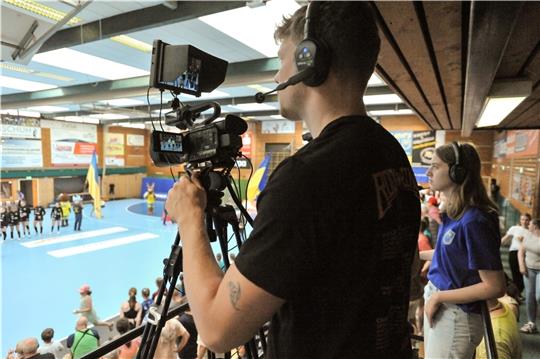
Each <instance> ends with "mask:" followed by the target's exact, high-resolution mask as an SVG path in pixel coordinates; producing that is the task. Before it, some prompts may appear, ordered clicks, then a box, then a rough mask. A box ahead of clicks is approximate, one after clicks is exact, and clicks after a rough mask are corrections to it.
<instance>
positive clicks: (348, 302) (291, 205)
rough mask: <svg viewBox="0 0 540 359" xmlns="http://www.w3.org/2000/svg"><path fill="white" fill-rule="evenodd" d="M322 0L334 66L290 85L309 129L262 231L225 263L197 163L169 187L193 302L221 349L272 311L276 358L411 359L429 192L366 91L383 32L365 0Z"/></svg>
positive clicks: (265, 210) (271, 199)
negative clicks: (322, 75) (416, 258)
mask: <svg viewBox="0 0 540 359" xmlns="http://www.w3.org/2000/svg"><path fill="white" fill-rule="evenodd" d="M313 4H317V5H316V6H317V8H316V9H317V11H316V12H315V13H314V12H313V9H311V10H310V12H311V16H310V17H311V20H310V23H309V24H310V27H311V29H310V31H311V33H312V34H314V37H316V38H317V39H318V40H322V41H324V42H325V43H326V44H327V45H329V47H330V54H331V55H330V59H331V66H330V68H329V73H328V76H327V77H326V79H324V81H323V82H322V84H320V85H319V86H315V87H312V86H307V85H305V84H304V83H299V84H297V85H294V86H290V87H288V88H287V89H285V90H283V91H281V92H280V93H279V103H280V111H281V114H282V115H283V116H284V117H286V118H288V119H291V120H294V121H301V120H303V121H305V123H306V124H307V126H308V128H309V130H310V132H311V134H312V135H313V138H314V139H313V140H312V141H311V142H310V143H309V144H308V145H306V146H304V147H303V148H302V149H300V150H299V151H298V152H297V153H296V154H294V155H293V156H291V157H290V158H288V159H286V160H284V161H283V162H282V163H281V164H280V165H279V166H278V167H277V168H276V169H275V171H274V172H273V174H272V176H271V177H270V179H269V181H268V184H267V186H266V188H265V189H264V191H263V192H262V193H261V194H260V196H259V199H258V214H257V218H256V220H255V224H254V229H253V232H252V233H251V235H250V237H249V239H248V240H247V241H246V242H245V243H244V245H243V246H242V248H241V250H240V253H239V255H238V257H237V258H236V261H235V263H234V264H233V265H231V267H230V268H229V269H228V270H227V271H226V272H225V273H222V271H221V270H220V268H219V266H218V265H217V263H216V261H215V259H214V255H213V253H212V250H211V247H210V244H209V242H208V238H207V234H206V227H205V212H204V211H205V207H206V195H205V192H204V190H203V188H202V186H201V182H200V179H199V175H198V174H194V176H193V177H192V178H189V177H186V176H184V177H182V178H181V179H180V181H179V182H178V183H176V184H175V185H174V187H173V189H171V191H170V192H169V195H168V199H167V203H166V207H167V210H168V212H169V213H170V215H171V217H172V218H174V219H175V220H176V221H177V223H178V224H179V228H180V236H181V239H182V245H183V260H184V267H183V268H184V278H185V284H186V292H187V296H188V300H189V304H190V307H191V310H192V312H193V315H194V319H195V323H196V325H197V329H198V330H199V334H200V335H201V338H202V340H203V341H204V342H205V343H206V345H207V346H208V347H209V348H210V349H212V350H213V351H217V352H224V351H227V350H230V349H231V348H234V347H237V346H239V345H242V344H244V343H246V342H247V341H248V340H249V338H250V337H252V336H253V335H254V334H255V333H256V331H257V329H258V328H259V327H261V326H262V325H263V324H264V323H265V322H267V321H269V320H271V324H270V330H269V331H270V334H269V339H268V353H267V356H266V357H267V358H280V359H286V358H393V359H395V358H409V357H410V356H411V349H410V342H409V335H408V327H407V309H408V304H409V282H410V271H411V269H410V268H411V263H412V259H413V254H414V251H415V247H416V241H417V237H418V227H419V218H420V202H419V198H418V191H417V185H416V181H415V178H414V175H413V173H412V170H411V168H410V165H409V161H408V160H407V157H406V155H405V153H404V152H403V150H402V148H401V146H400V145H399V143H398V142H397V141H396V140H395V139H394V137H393V136H392V135H391V134H389V133H388V132H387V131H386V130H385V129H383V128H382V127H381V126H380V125H378V124H377V123H375V122H374V121H373V120H372V119H370V118H369V117H367V116H366V110H365V107H364V105H363V102H362V96H363V94H364V92H365V89H366V86H367V83H368V80H369V78H370V76H371V74H372V73H373V70H374V66H375V63H376V61H377V56H378V53H379V47H380V40H379V37H378V30H377V27H376V25H375V21H374V18H373V15H372V13H371V9H370V7H369V4H367V3H364V2H312V3H311V5H310V6H313ZM305 12H306V8H305V7H303V8H301V9H299V10H298V11H297V12H296V13H295V14H294V15H292V17H291V18H289V19H285V20H284V22H283V24H282V25H281V26H280V27H279V28H278V29H277V30H276V32H275V37H276V39H277V40H278V41H280V43H281V46H280V50H279V58H280V60H281V69H280V70H279V72H278V73H277V74H276V76H275V81H276V82H278V83H282V82H284V81H286V80H287V79H288V78H290V77H291V76H293V75H295V74H296V73H297V71H298V70H297V68H296V64H295V60H294V57H295V56H294V54H295V48H296V46H297V44H298V43H299V42H300V41H302V39H304V22H305Z"/></svg>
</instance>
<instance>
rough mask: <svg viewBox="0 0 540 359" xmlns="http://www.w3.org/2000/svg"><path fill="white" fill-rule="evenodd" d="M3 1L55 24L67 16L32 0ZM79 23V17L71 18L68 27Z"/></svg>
mask: <svg viewBox="0 0 540 359" xmlns="http://www.w3.org/2000/svg"><path fill="white" fill-rule="evenodd" d="M4 1H5V2H6V3H7V4H10V5H13V6H16V7H18V8H20V9H24V10H26V11H29V12H31V13H34V14H37V15H40V16H43V17H45V18H47V19H51V20H54V21H56V22H58V21H60V20H62V19H63V18H64V17H65V16H66V15H67V13H65V12H63V11H59V10H56V9H54V8H52V7H49V6H47V5H43V4H40V3H39V2H37V1H34V0H4ZM77 5H78V4H77ZM79 22H81V18H80V17H73V18H71V19H70V20H69V21H68V25H76V24H77V23H79Z"/></svg>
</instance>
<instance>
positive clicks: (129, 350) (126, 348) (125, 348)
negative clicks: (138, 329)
mask: <svg viewBox="0 0 540 359" xmlns="http://www.w3.org/2000/svg"><path fill="white" fill-rule="evenodd" d="M132 328H133V327H132V326H131V323H130V322H129V320H128V319H127V318H120V319H118V320H117V321H116V331H117V332H118V333H119V334H120V335H124V334H125V333H127V332H128V331H129V330H131V329H132ZM140 345H141V338H140V337H138V338H135V339H133V340H132V341H130V342H128V343H126V344H124V345H122V346H121V347H120V348H118V349H117V352H118V359H135V357H136V356H137V351H138V350H139V346H140ZM157 358H158V357H156V359H157Z"/></svg>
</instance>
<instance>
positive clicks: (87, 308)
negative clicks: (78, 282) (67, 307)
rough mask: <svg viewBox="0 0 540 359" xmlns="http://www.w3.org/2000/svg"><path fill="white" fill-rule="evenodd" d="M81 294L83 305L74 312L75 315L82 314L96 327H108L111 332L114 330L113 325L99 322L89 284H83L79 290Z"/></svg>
mask: <svg viewBox="0 0 540 359" xmlns="http://www.w3.org/2000/svg"><path fill="white" fill-rule="evenodd" d="M79 294H80V295H81V305H80V307H79V309H75V310H74V311H73V313H74V314H80V315H81V317H85V318H86V319H88V322H90V323H92V324H94V325H95V326H104V327H108V328H109V330H112V327H113V323H109V322H104V321H101V320H99V317H98V316H97V314H96V311H95V310H94V306H93V302H92V296H91V295H92V290H91V288H90V286H89V285H88V284H83V285H82V286H81V287H80V288H79Z"/></svg>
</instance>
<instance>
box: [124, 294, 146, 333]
mask: <svg viewBox="0 0 540 359" xmlns="http://www.w3.org/2000/svg"><path fill="white" fill-rule="evenodd" d="M141 316H142V306H141V304H140V303H139V302H137V297H136V296H134V295H131V296H130V297H129V298H128V300H127V301H125V302H124V303H122V305H121V306H120V318H127V319H128V321H129V322H130V323H131V324H133V326H134V327H136V326H138V325H139V324H141V318H142V317H141Z"/></svg>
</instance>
